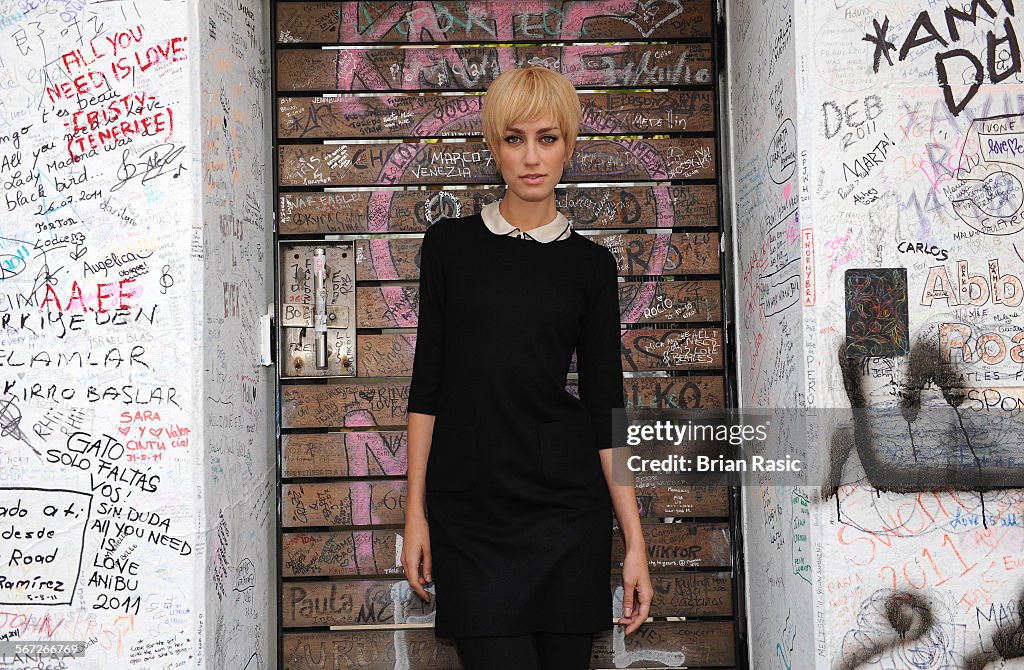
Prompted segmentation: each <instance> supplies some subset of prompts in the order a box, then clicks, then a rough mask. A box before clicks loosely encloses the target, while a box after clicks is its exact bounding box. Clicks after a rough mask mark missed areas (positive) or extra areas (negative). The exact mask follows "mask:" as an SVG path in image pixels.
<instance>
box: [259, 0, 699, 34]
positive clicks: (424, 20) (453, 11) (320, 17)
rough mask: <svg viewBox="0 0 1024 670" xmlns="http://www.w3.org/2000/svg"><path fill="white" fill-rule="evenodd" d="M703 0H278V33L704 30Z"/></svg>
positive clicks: (524, 32)
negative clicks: (652, 0) (673, 0)
mask: <svg viewBox="0 0 1024 670" xmlns="http://www.w3.org/2000/svg"><path fill="white" fill-rule="evenodd" d="M711 34H712V21H711V7H710V5H709V3H708V2H705V1H700V2H695V1H693V0H688V1H687V2H684V3H682V4H680V3H669V2H666V3H655V4H642V5H641V4H639V3H636V2H633V1H632V0H630V1H628V2H623V0H601V1H600V2H594V1H593V0H591V1H590V2H571V1H565V0H540V1H538V0H527V1H525V2H524V1H522V0H515V1H514V2H513V1H511V0H474V2H472V3H467V2H464V1H461V0H459V1H456V0H440V1H435V2H410V1H408V0H406V1H405V2H294V3H291V2H279V3H277V41H278V42H279V43H282V44H294V43H310V42H312V43H321V44H327V43H338V44H434V43H446V42H474V43H486V42H513V41H515V42H556V41H561V40H567V41H596V40H619V41H624V40H648V39H651V40H653V39H676V38H710V37H711Z"/></svg>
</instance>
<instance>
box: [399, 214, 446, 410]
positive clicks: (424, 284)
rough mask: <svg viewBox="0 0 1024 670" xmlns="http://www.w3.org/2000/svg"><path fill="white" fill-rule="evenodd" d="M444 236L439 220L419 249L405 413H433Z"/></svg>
mask: <svg viewBox="0 0 1024 670" xmlns="http://www.w3.org/2000/svg"><path fill="white" fill-rule="evenodd" d="M444 233H445V225H444V222H443V221H439V222H437V223H435V224H434V225H432V226H430V228H428V229H427V232H426V234H425V235H424V236H423V246H422V247H421V250H420V305H419V320H418V322H417V323H418V325H417V327H416V354H415V356H414V357H413V366H412V382H411V383H410V385H409V403H408V411H410V412H416V413H418V414H433V415H436V414H437V409H438V405H439V404H440V401H441V382H442V374H443V372H444V312H445V310H444V305H445V279H444V251H445V244H444Z"/></svg>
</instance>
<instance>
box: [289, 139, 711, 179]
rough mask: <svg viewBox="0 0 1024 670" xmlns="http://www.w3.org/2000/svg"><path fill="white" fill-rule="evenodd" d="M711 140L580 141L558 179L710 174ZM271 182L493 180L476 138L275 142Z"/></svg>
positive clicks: (492, 167)
mask: <svg viewBox="0 0 1024 670" xmlns="http://www.w3.org/2000/svg"><path fill="white" fill-rule="evenodd" d="M714 143H715V140H714V139H712V138H677V139H667V140H652V139H637V140H580V141H579V142H577V144H576V150H575V151H574V152H573V156H572V160H571V161H570V162H569V165H568V167H566V168H565V172H564V173H563V175H562V181H564V182H586V181H600V182H610V181H627V180H628V181H647V180H658V179H661V180H663V179H711V178H713V177H714V176H715V146H714ZM277 151H278V166H279V168H280V170H279V174H278V179H279V183H280V185H281V186H283V187H288V186H373V185H392V184H401V185H415V184H497V183H499V182H500V176H499V175H498V171H497V168H496V167H495V165H494V159H493V158H492V157H491V152H490V150H489V149H488V148H487V145H486V144H484V143H483V142H459V143H454V144H439V143H432V142H419V143H408V142H404V143H388V144H288V145H283V146H279V147H278V150H277Z"/></svg>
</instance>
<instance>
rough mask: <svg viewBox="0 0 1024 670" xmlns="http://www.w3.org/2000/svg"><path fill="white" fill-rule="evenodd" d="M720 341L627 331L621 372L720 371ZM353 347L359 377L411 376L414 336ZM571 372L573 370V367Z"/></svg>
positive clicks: (693, 334)
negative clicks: (717, 369)
mask: <svg viewBox="0 0 1024 670" xmlns="http://www.w3.org/2000/svg"><path fill="white" fill-rule="evenodd" d="M371 290H372V291H378V293H377V294H380V292H383V291H384V289H371ZM700 331H706V332H700ZM633 333H641V334H640V335H633ZM664 333H674V334H673V335H664ZM720 337H721V331H720V330H718V329H691V330H676V331H627V332H626V334H625V336H624V338H623V369H624V370H634V371H635V370H659V369H667V370H672V369H692V368H697V369H700V368H720V367H722V357H721V350H720V349H721V346H720V342H719V338H720ZM356 347H357V353H356V357H355V359H356V366H357V372H358V376H360V377H403V376H409V375H412V374H413V358H414V355H415V353H416V335H415V334H413V333H401V334H396V333H388V334H384V335H358V336H357V337H356ZM572 370H575V368H574V366H573V367H572Z"/></svg>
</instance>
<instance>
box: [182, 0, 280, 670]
mask: <svg viewBox="0 0 1024 670" xmlns="http://www.w3.org/2000/svg"><path fill="white" fill-rule="evenodd" d="M196 7H197V10H198V13H199V27H200V30H199V42H200V51H201V61H200V64H199V68H200V74H199V82H201V86H199V85H196V87H195V90H196V91H197V92H198V94H199V100H200V112H201V118H202V125H201V133H202V137H201V146H202V162H203V175H202V179H203V190H202V196H203V198H202V203H203V218H202V230H201V231H198V233H197V234H199V235H201V236H202V240H203V244H202V263H201V267H202V268H203V278H202V282H203V293H202V295H203V324H204V325H203V328H202V331H201V335H202V339H203V341H204V342H205V346H204V347H203V364H202V372H200V370H196V371H195V374H197V375H198V374H202V375H203V381H204V385H203V393H204V397H205V406H204V415H203V421H204V431H205V436H206V440H205V443H206V455H205V458H204V462H203V465H204V468H205V473H204V484H205V489H206V496H205V515H206V519H205V523H206V526H205V528H206V556H205V557H204V566H205V577H204V579H205V582H206V584H207V589H206V600H205V602H206V608H205V611H204V615H203V618H204V625H203V628H204V633H205V637H204V640H203V646H204V648H205V649H206V652H205V655H206V666H205V667H208V668H239V669H241V670H265V669H268V668H271V667H273V666H274V656H273V654H272V653H271V651H270V650H271V648H272V646H273V641H274V640H275V639H276V635H275V625H276V622H275V620H274V612H276V611H277V607H276V604H275V601H274V598H275V596H276V588H275V586H274V572H275V571H274V563H273V560H272V559H273V556H274V555H275V553H276V552H275V549H274V546H273V544H272V540H273V535H274V525H275V524H274V517H273V507H274V499H275V488H276V479H275V478H276V472H275V467H274V453H275V452H274V411H273V395H274V386H273V382H274V368H273V367H263V366H261V365H260V364H259V350H260V331H259V327H260V324H259V319H260V316H261V315H263V314H266V313H267V309H268V306H269V305H270V304H271V303H272V302H273V288H272V286H273V280H272V276H273V270H272V266H271V264H270V263H271V260H270V259H271V258H272V254H270V253H268V249H269V248H270V242H271V233H272V222H271V211H272V210H271V209H270V197H271V195H270V192H269V191H268V189H269V187H270V180H269V178H268V176H267V171H268V167H267V164H268V160H269V146H270V139H269V119H268V118H267V117H266V116H265V115H266V114H267V113H268V110H269V109H270V107H269V100H268V98H269V71H268V63H267V51H266V39H265V37H264V19H265V16H264V8H263V6H262V3H261V1H260V0H244V1H242V0H211V1H207V2H199V3H197V4H196Z"/></svg>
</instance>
